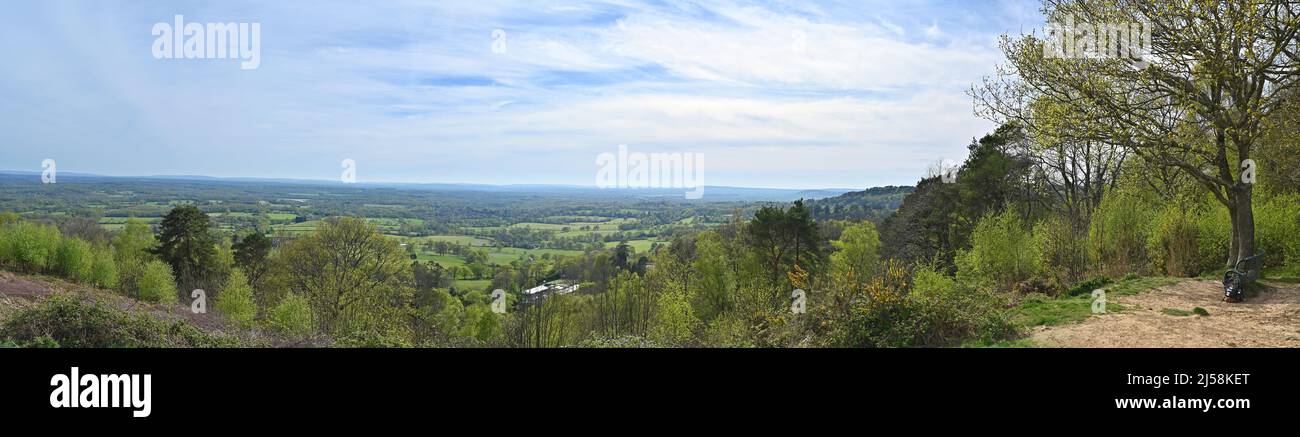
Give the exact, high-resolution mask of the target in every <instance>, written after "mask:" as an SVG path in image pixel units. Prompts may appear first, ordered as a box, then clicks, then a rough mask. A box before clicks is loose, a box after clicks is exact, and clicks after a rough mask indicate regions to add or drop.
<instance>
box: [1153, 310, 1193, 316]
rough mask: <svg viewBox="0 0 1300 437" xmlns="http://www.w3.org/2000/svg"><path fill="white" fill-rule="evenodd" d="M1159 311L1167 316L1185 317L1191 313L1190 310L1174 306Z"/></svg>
mask: <svg viewBox="0 0 1300 437" xmlns="http://www.w3.org/2000/svg"><path fill="white" fill-rule="evenodd" d="M1160 313H1161V314H1164V315H1167V316H1174V317H1187V316H1190V315H1192V312H1191V311H1187V310H1180V309H1176V308H1165V309H1162V310H1160Z"/></svg>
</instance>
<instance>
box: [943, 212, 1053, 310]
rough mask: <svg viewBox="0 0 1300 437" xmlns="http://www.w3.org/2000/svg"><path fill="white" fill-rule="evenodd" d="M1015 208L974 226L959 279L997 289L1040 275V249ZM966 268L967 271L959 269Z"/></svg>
mask: <svg viewBox="0 0 1300 437" xmlns="http://www.w3.org/2000/svg"><path fill="white" fill-rule="evenodd" d="M1036 246H1037V243H1036V242H1035V241H1034V238H1033V236H1032V235H1031V233H1030V232H1028V231H1026V230H1025V228H1024V223H1023V222H1022V221H1021V220H1020V214H1019V213H1018V212H1017V211H1016V210H1015V209H1014V208H1008V209H1007V210H1005V211H1002V212H1000V213H996V214H995V213H992V212H990V213H989V214H986V215H985V216H984V218H982V219H980V221H979V222H978V223H976V224H975V231H974V232H973V233H972V234H971V249H970V251H967V252H964V253H962V254H960V256H961V257H963V258H964V259H963V260H960V261H959V262H958V264H959V265H958V269H959V276H960V277H964V278H975V279H976V281H974V282H977V283H987V282H992V283H993V284H994V285H995V286H996V287H997V288H998V289H1003V290H1005V289H1009V288H1010V287H1011V285H1012V284H1015V283H1017V282H1021V281H1026V280H1028V279H1030V278H1033V277H1034V276H1036V275H1038V274H1039V273H1040V272H1041V269H1042V261H1041V258H1040V257H1039V250H1038V248H1037V247H1036ZM962 268H965V269H966V270H967V271H966V272H961V271H960V269H962Z"/></svg>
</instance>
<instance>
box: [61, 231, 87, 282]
mask: <svg viewBox="0 0 1300 437" xmlns="http://www.w3.org/2000/svg"><path fill="white" fill-rule="evenodd" d="M94 264H95V254H94V253H93V252H91V250H90V243H87V242H85V241H82V240H81V239H79V238H64V239H63V241H62V242H61V243H60V244H59V249H58V250H57V251H56V252H55V255H54V271H55V272H57V273H58V274H59V275H60V276H62V277H63V278H66V279H68V280H71V281H74V282H79V283H82V284H90V283H91V282H92V281H93V280H94V278H93V275H92V273H93V269H94Z"/></svg>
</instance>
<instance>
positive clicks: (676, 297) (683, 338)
mask: <svg viewBox="0 0 1300 437" xmlns="http://www.w3.org/2000/svg"><path fill="white" fill-rule="evenodd" d="M699 324H700V320H699V319H697V318H695V311H694V309H693V308H691V302H690V298H688V297H687V296H686V293H683V292H679V291H670V292H665V293H661V294H659V297H658V299H656V300H655V303H654V314H653V315H652V316H651V322H650V335H649V337H650V339H651V340H653V341H654V342H656V343H659V344H664V345H682V344H685V343H686V342H688V341H690V340H691V339H693V338H695V329H696V328H697V327H698V326H699Z"/></svg>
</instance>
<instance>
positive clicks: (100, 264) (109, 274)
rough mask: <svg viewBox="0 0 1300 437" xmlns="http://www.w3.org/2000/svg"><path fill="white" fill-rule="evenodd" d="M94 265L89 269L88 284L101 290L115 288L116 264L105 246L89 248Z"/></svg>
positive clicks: (111, 251)
mask: <svg viewBox="0 0 1300 437" xmlns="http://www.w3.org/2000/svg"><path fill="white" fill-rule="evenodd" d="M91 252H93V255H94V264H92V265H91V267H90V278H91V281H90V284H91V285H94V286H96V287H99V288H103V289H114V288H117V284H118V272H117V262H116V261H114V260H113V250H112V249H111V248H109V247H108V246H107V245H103V246H94V247H92V248H91Z"/></svg>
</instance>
